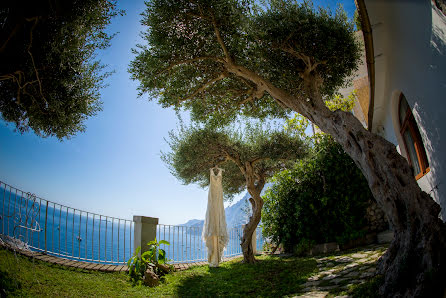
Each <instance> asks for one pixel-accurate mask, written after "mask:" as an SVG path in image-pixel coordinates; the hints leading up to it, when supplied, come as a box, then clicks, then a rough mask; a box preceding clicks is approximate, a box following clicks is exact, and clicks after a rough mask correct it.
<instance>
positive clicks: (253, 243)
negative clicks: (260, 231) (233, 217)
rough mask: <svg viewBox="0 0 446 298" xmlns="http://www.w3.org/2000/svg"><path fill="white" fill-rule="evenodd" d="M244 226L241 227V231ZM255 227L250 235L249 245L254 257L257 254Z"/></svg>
mask: <svg viewBox="0 0 446 298" xmlns="http://www.w3.org/2000/svg"><path fill="white" fill-rule="evenodd" d="M245 226H246V225H242V230H244V229H245ZM256 238H257V227H256V229H255V230H254V232H253V233H252V239H251V245H252V253H253V254H254V255H255V254H256V253H257V239H256Z"/></svg>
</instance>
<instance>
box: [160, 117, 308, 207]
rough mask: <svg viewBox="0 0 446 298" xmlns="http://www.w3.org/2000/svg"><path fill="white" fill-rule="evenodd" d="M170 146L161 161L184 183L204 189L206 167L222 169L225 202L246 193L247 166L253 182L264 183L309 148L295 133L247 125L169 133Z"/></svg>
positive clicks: (188, 129) (205, 127) (199, 128)
mask: <svg viewBox="0 0 446 298" xmlns="http://www.w3.org/2000/svg"><path fill="white" fill-rule="evenodd" d="M169 145H170V147H171V151H170V152H165V153H163V156H162V157H163V160H164V161H165V162H166V164H168V166H169V168H170V170H171V172H172V174H173V175H174V176H175V177H177V178H178V179H179V180H180V181H182V182H183V183H184V184H190V183H197V184H198V185H200V186H201V187H206V186H208V185H209V168H212V167H214V166H216V165H218V166H219V167H222V168H224V169H225V173H224V179H223V193H224V195H225V198H226V199H231V198H232V197H233V195H235V194H237V193H240V192H241V191H243V190H246V186H247V182H246V177H245V175H246V174H247V173H246V169H245V167H246V164H247V163H248V164H251V165H252V169H253V173H254V175H255V179H256V180H262V181H263V183H265V181H266V179H267V178H269V177H271V176H272V175H273V174H274V173H275V172H277V171H280V170H282V169H284V168H286V167H289V166H290V165H291V164H293V163H294V162H295V161H296V160H297V159H299V158H302V157H303V156H305V154H306V152H307V149H308V146H307V144H306V143H304V142H303V141H302V140H301V139H300V138H299V137H298V136H297V135H295V134H294V135H293V134H292V133H287V132H284V131H281V130H280V129H278V128H271V127H269V128H262V126H261V125H260V124H249V123H248V124H246V126H245V127H244V128H240V129H238V130H235V129H231V128H229V127H224V128H212V127H210V126H204V127H200V126H195V127H193V126H191V127H188V128H183V129H181V130H180V131H178V132H177V133H175V132H171V133H170V140H169ZM256 182H257V183H258V181H256ZM262 188H263V185H262ZM260 191H261V189H260Z"/></svg>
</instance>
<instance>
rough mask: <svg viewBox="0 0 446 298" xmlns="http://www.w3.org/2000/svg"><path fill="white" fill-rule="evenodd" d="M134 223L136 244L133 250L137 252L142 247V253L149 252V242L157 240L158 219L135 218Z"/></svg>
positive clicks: (134, 243)
mask: <svg viewBox="0 0 446 298" xmlns="http://www.w3.org/2000/svg"><path fill="white" fill-rule="evenodd" d="M133 223H134V242H133V248H134V249H135V250H136V248H137V247H138V246H141V253H143V252H145V251H147V250H148V246H147V242H150V241H152V240H155V237H156V226H157V225H158V218H154V217H146V216H133Z"/></svg>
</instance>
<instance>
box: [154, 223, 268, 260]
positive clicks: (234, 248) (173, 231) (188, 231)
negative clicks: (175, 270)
mask: <svg viewBox="0 0 446 298" xmlns="http://www.w3.org/2000/svg"><path fill="white" fill-rule="evenodd" d="M202 231H203V229H202V227H187V226H174V225H163V224H158V226H157V228H156V238H157V239H158V240H166V241H168V242H169V243H170V245H164V244H161V248H162V249H164V250H165V251H166V257H167V259H168V260H169V263H171V264H176V263H192V262H201V261H207V247H206V245H205V243H204V242H203V240H202V238H201V233H202ZM228 236H229V241H228V245H227V246H226V248H225V250H224V251H223V258H230V257H233V256H238V255H241V254H242V250H241V246H240V243H241V239H242V236H243V227H242V226H241V225H240V226H236V227H233V228H231V229H229V231H228ZM264 242H265V239H264V238H263V237H262V232H261V229H260V228H257V230H256V250H257V251H262V248H263V243H264Z"/></svg>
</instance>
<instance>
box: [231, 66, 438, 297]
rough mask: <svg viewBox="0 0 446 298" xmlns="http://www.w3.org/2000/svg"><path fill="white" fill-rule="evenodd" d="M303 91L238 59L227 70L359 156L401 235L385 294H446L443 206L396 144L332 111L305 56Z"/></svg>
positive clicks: (384, 263) (386, 264) (389, 256)
mask: <svg viewBox="0 0 446 298" xmlns="http://www.w3.org/2000/svg"><path fill="white" fill-rule="evenodd" d="M304 62H305V64H306V69H305V71H303V72H301V73H300V76H301V78H302V79H303V81H304V86H303V87H304V90H303V91H304V92H303V94H302V95H296V96H295V95H291V94H289V93H287V92H286V91H285V90H283V89H280V88H277V87H276V86H274V85H273V84H272V83H271V82H269V81H268V80H265V79H264V78H263V77H261V76H260V75H258V74H256V73H255V72H253V71H251V70H249V69H247V68H246V67H243V66H241V65H237V64H235V63H234V62H233V61H230V60H229V61H228V62H226V63H225V67H226V69H227V70H228V71H229V72H231V73H233V74H235V75H237V76H240V77H242V78H244V79H247V80H249V81H251V82H253V83H255V84H256V86H257V89H259V90H264V91H266V92H268V93H269V94H270V95H271V96H272V97H273V98H274V99H275V100H276V101H277V102H278V103H279V104H281V105H283V106H286V107H288V108H290V109H292V110H294V111H296V112H298V113H300V114H302V115H303V116H304V117H306V118H308V119H309V120H310V121H312V122H313V123H314V124H316V125H317V126H319V128H320V129H321V130H322V131H324V132H325V133H328V134H330V135H332V136H333V137H334V139H335V140H336V141H337V142H338V143H340V144H341V145H342V147H343V149H344V150H345V152H346V153H347V154H348V155H349V156H350V157H351V158H352V159H353V160H354V162H355V163H356V165H357V166H358V167H359V168H360V169H361V171H362V173H363V174H364V176H365V178H366V179H367V181H368V184H369V187H370V190H371V191H372V194H373V196H374V198H375V199H376V201H377V203H378V205H380V207H381V208H382V209H383V210H384V212H385V214H386V216H387V219H388V221H389V223H390V225H391V228H392V229H393V231H394V232H395V237H394V239H393V241H392V243H391V245H390V247H389V249H388V250H387V252H386V254H385V255H384V256H383V257H382V259H381V260H380V265H379V272H380V273H381V274H383V276H384V278H385V281H384V284H383V285H382V286H381V288H380V293H381V294H382V295H385V296H389V297H398V296H431V297H435V296H438V297H441V296H443V295H444V294H445V288H446V283H445V282H444V280H445V276H446V257H445V256H446V224H445V223H443V222H442V221H441V220H440V219H439V217H438V216H439V213H440V206H439V205H438V204H437V203H436V202H435V201H434V200H433V199H432V198H431V197H430V196H429V195H428V194H426V193H425V192H423V191H422V190H421V189H420V187H419V186H418V184H417V182H416V181H415V178H414V176H413V173H412V169H411V168H410V166H409V164H408V163H407V161H406V160H405V159H404V157H402V156H401V155H400V154H399V153H398V152H397V151H396V148H395V146H394V145H393V144H392V143H390V142H388V141H387V140H385V139H384V138H382V137H380V136H378V135H376V134H373V133H371V132H370V131H368V130H366V129H365V128H364V127H363V126H362V124H361V123H360V122H359V120H358V119H356V118H355V117H354V116H353V115H352V114H351V113H347V112H343V111H340V110H338V111H335V112H332V111H330V110H329V109H328V108H327V107H326V105H325V103H324V101H323V98H322V96H321V94H320V92H319V90H320V89H321V87H322V85H323V81H322V79H321V77H320V76H319V75H318V74H317V70H316V67H317V65H318V64H317V63H312V62H311V59H309V58H308V59H304Z"/></svg>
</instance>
